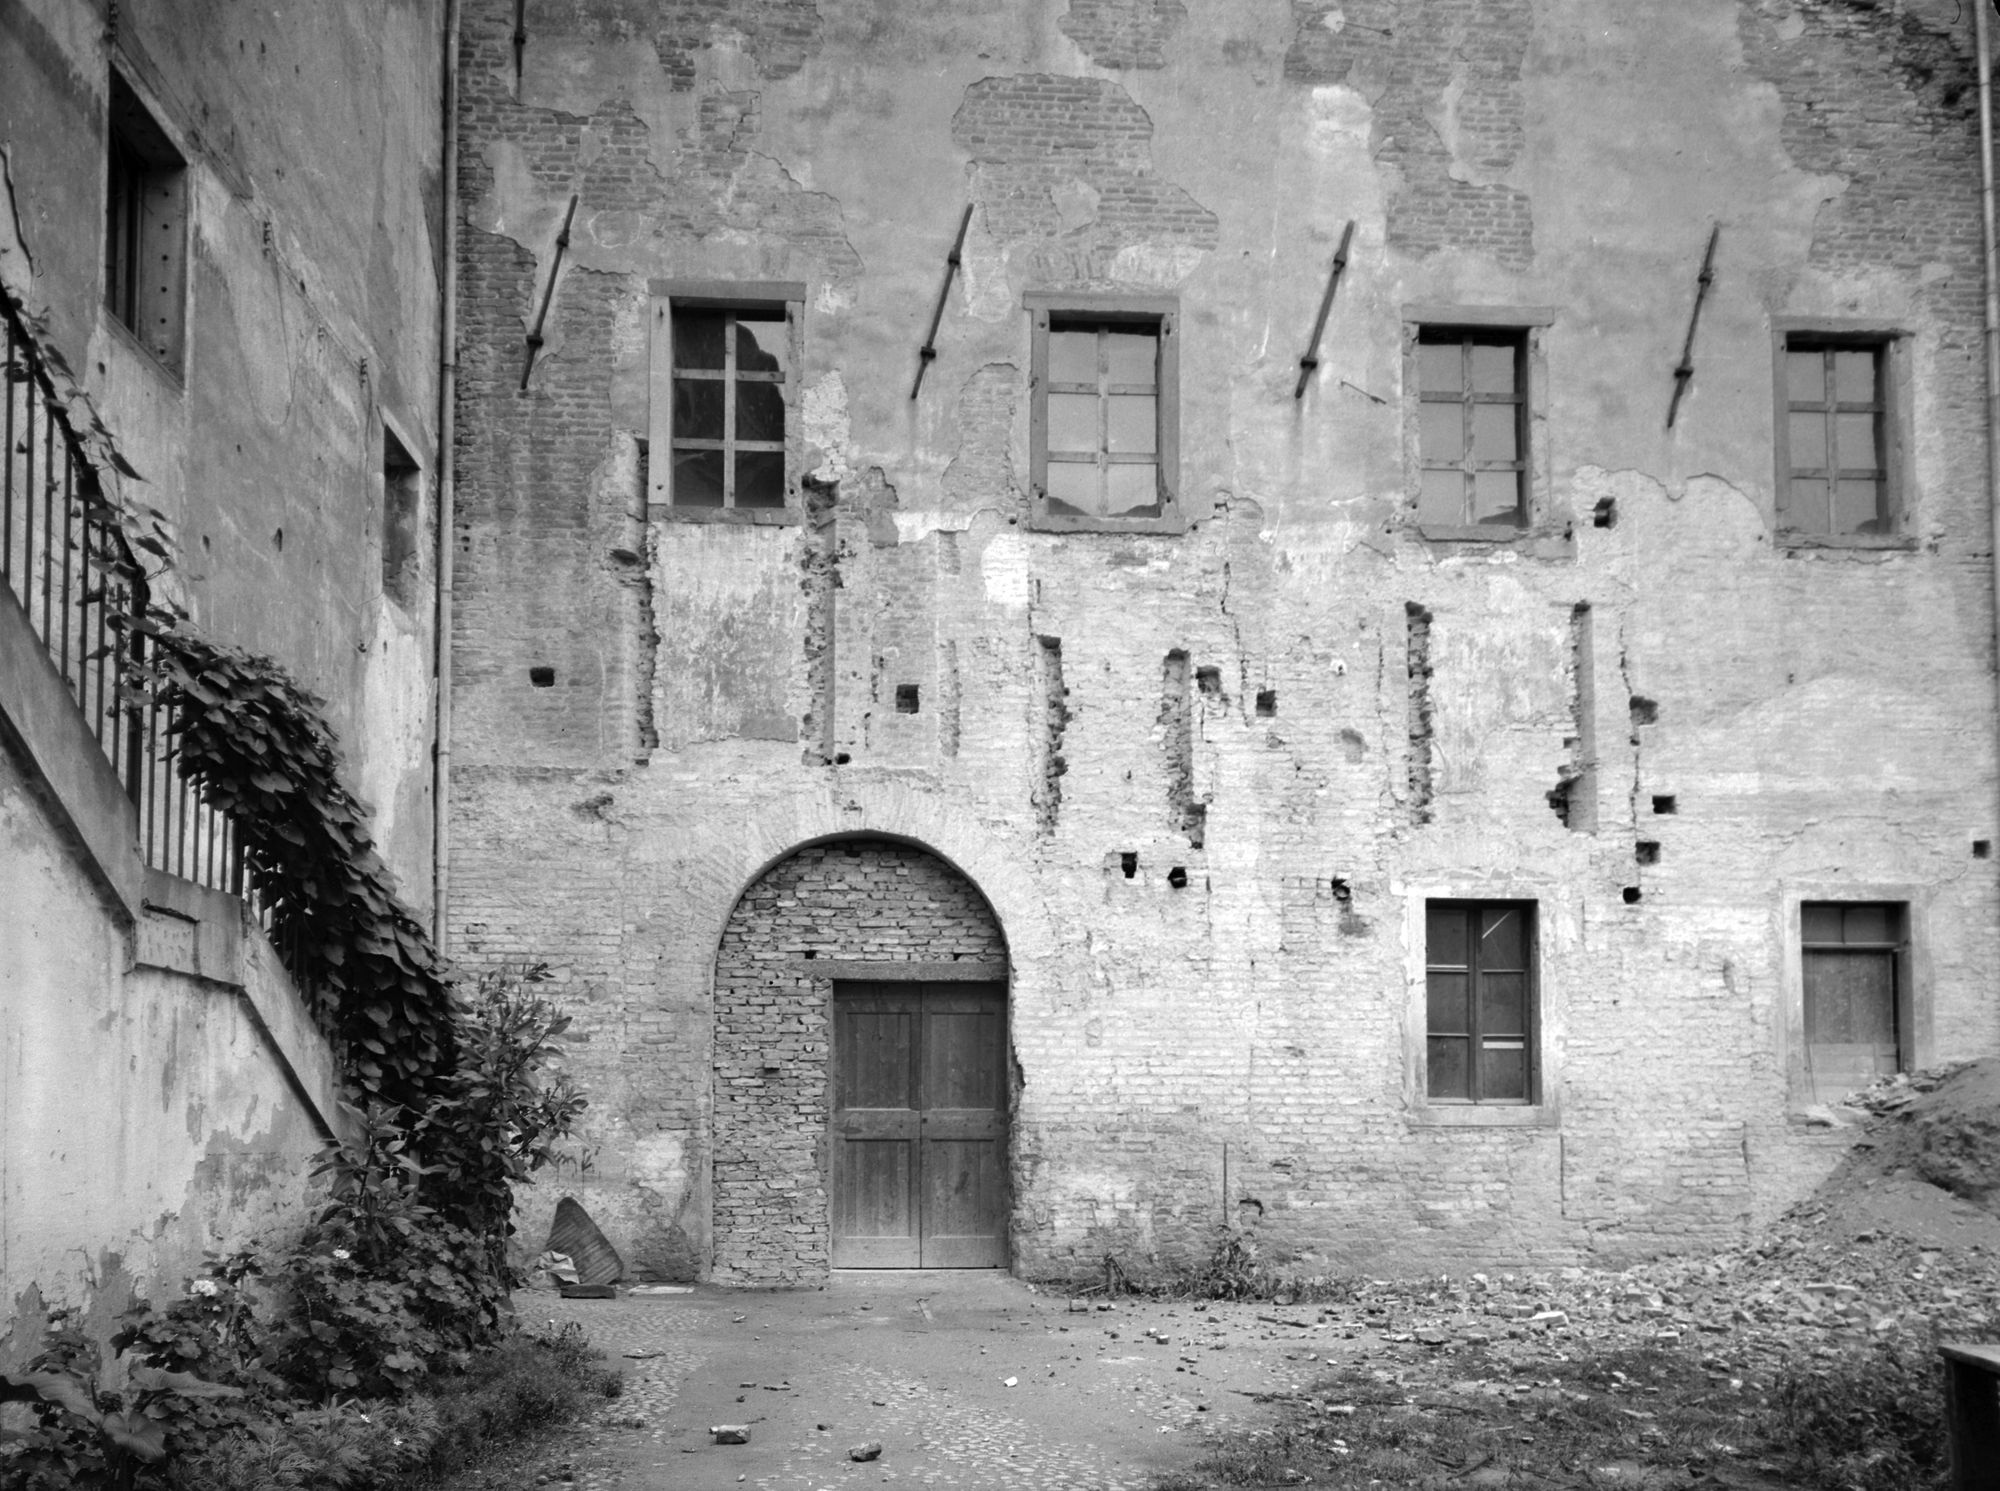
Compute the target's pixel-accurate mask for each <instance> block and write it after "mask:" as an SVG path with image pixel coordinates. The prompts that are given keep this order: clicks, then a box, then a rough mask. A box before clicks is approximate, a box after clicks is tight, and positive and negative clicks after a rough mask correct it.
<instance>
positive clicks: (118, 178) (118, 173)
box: [104, 72, 187, 369]
mask: <svg viewBox="0 0 2000 1491" xmlns="http://www.w3.org/2000/svg"><path fill="white" fill-rule="evenodd" d="M110 91H111V99H110V113H109V117H108V119H107V121H106V124H107V138H106V142H105V155H106V169H105V199H104V304H105V308H106V309H107V310H109V311H110V312H111V315H112V317H113V318H114V319H115V320H117V321H118V323H119V324H120V325H122V326H123V327H124V328H125V329H126V330H127V331H129V332H131V333H132V335H134V336H135V337H137V338H138V339H139V341H140V343H141V344H142V345H143V346H145V348H146V349H147V350H148V351H150V352H151V353H152V354H153V355H154V356H155V357H157V358H159V359H160V361H161V362H163V363H165V364H166V365H167V366H168V367H171V368H175V369H178V368H179V366H180V360H181V343H182V316H183V304H182V302H183V299H184V295H185V288H186V254H187V162H186V161H185V160H183V159H182V158H181V154H180V152H179V151H178V150H176V149H175V148H174V146H173V143H172V142H171V141H170V140H169V139H168V138H167V133H166V131H165V130H164V129H162V128H161V127H160V125H159V122H158V121H157V120H156V119H154V118H153V116H152V114H151V113H149V112H148V111H147V109H146V106H145V105H144V104H143V103H141V102H140V101H139V97H138V95H137V94H135V93H134V92H133V91H132V88H131V85H129V84H128V83H127V82H126V81H125V80H124V79H123V78H122V77H120V76H119V75H118V74H117V73H115V72H114V73H113V74H112V75H111V90H110Z"/></svg>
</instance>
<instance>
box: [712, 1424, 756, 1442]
mask: <svg viewBox="0 0 2000 1491" xmlns="http://www.w3.org/2000/svg"><path fill="white" fill-rule="evenodd" d="M708 1432H709V1433H710V1434H711V1435H712V1436H714V1439H715V1442H716V1443H717V1444H748V1443H749V1442H750V1426H749V1425H748V1424H711V1425H709V1429H708Z"/></svg>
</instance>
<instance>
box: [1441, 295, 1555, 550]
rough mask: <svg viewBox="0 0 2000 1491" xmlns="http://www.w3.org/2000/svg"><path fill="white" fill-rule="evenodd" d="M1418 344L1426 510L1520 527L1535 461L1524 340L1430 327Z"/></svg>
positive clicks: (1456, 521) (1465, 522) (1470, 522)
mask: <svg viewBox="0 0 2000 1491" xmlns="http://www.w3.org/2000/svg"><path fill="white" fill-rule="evenodd" d="M1418 346H1419V357H1418V363H1417V367H1418V401H1419V404H1420V406H1422V410H1423V417H1422V419H1421V421H1420V424H1419V429H1418V441H1417V444H1418V463H1419V466H1420V468H1421V470H1422V473H1423V477H1422V490H1421V493H1420V496H1419V499H1418V516H1419V518H1420V519H1422V520H1424V521H1428V522H1434V523H1440V524H1445V525H1448V526H1454V527H1456V526H1478V525H1481V524H1495V525H1505V526H1512V527H1519V526H1520V525H1521V524H1522V523H1524V522H1525V520H1526V513H1525V507H1526V503H1525V501H1524V487H1525V477H1526V472H1527V468H1528V461H1527V431H1526V428H1525V423H1524V418H1523V416H1524V413H1525V410H1526V399H1525V396H1524V384H1525V382H1526V380H1525V379H1524V378H1523V377H1522V361H1523V351H1524V349H1523V344H1522V342H1521V340H1520V339H1519V338H1518V337H1515V336H1509V337H1504V338H1496V337H1494V336H1492V335H1490V334H1488V335H1485V336H1479V335H1473V334H1470V333H1461V332H1455V331H1449V330H1443V331H1434V330H1425V331H1422V332H1420V333H1419V343H1418Z"/></svg>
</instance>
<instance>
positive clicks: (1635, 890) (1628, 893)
mask: <svg viewBox="0 0 2000 1491" xmlns="http://www.w3.org/2000/svg"><path fill="white" fill-rule="evenodd" d="M1618 894H1619V895H1621V896H1623V897H1624V898H1625V904H1626V905H1627V906H1637V905H1638V904H1639V897H1640V896H1641V894H1643V892H1641V891H1640V889H1639V887H1638V886H1636V885H1628V886H1626V887H1625V889H1623V890H1622V891H1620V892H1619V893H1618Z"/></svg>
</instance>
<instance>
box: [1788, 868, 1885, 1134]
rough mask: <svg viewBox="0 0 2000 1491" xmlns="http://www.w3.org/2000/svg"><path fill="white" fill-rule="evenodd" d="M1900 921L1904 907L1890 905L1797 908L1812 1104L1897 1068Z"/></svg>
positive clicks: (1836, 1096)
mask: <svg viewBox="0 0 2000 1491" xmlns="http://www.w3.org/2000/svg"><path fill="white" fill-rule="evenodd" d="M1905 921H1906V917H1905V908H1904V907H1903V906H1902V905H1901V904H1899V903H1895V902H1881V901H1807V902H1806V903H1805V904H1804V905H1802V906H1800V907H1799V948H1800V961H1801V964H1802V969H1801V972H1802V974H1803V980H1802V982H1803V985H1804V993H1805V1034H1806V1072H1807V1076H1808V1078H1809V1079H1810V1081H1811V1083H1812V1092H1813V1097H1814V1100H1815V1101H1822V1102H1830V1101H1835V1100H1837V1099H1839V1098H1841V1097H1843V1096H1845V1095H1846V1094H1848V1093H1850V1092H1853V1091H1854V1090H1855V1089H1856V1088H1859V1087H1865V1086H1866V1085H1867V1084H1868V1083H1870V1082H1872V1081H1873V1080H1874V1079H1875V1078H1877V1077H1882V1076H1887V1075H1889V1074H1890V1073H1893V1072H1899V1071H1901V1070H1902V1069H1903V1065H1904V1061H1903V1056H1904V1052H1905V1050H1906V1049H1907V1041H1906V1038H1905V1027H1906V1023H1907V1020H1908V1014H1909V1012H1908V991H1907V989H1906V987H1905V984H1906V974H1905V964H1906V953H1907V951H1908V945H1909V944H1908V938H1907V935H1906V932H1905Z"/></svg>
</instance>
